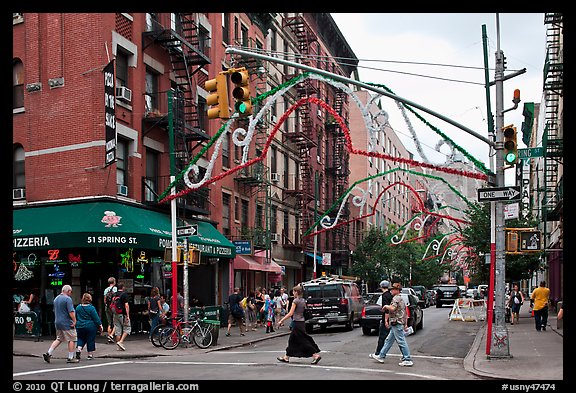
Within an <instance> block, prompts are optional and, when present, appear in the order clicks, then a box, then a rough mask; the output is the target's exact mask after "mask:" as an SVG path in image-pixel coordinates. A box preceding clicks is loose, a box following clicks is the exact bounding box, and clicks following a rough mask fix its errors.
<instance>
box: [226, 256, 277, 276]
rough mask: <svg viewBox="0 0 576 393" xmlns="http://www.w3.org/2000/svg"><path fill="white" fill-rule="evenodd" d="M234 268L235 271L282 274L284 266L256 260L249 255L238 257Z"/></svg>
mask: <svg viewBox="0 0 576 393" xmlns="http://www.w3.org/2000/svg"><path fill="white" fill-rule="evenodd" d="M260 261H261V262H260ZM233 266H234V270H257V271H261V272H271V273H278V274H281V273H282V266H280V265H278V264H277V263H276V262H274V261H270V263H266V262H264V260H263V259H261V258H257V259H256V258H253V257H251V256H248V255H236V258H234V263H233Z"/></svg>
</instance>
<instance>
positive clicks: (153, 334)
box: [150, 316, 183, 348]
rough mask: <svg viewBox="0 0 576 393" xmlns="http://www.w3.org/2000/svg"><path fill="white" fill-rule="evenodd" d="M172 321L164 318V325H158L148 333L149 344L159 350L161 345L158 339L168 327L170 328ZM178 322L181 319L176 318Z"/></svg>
mask: <svg viewBox="0 0 576 393" xmlns="http://www.w3.org/2000/svg"><path fill="white" fill-rule="evenodd" d="M173 320H174V318H173V317H168V318H166V324H165V325H163V324H158V325H156V326H155V327H154V329H152V331H150V342H151V343H152V345H154V346H155V347H157V348H160V347H161V346H162V344H161V343H160V338H161V337H162V333H163V332H164V330H165V329H166V328H168V327H172V321H173ZM177 320H178V322H181V321H182V320H183V318H182V317H181V316H180V317H178V319H177Z"/></svg>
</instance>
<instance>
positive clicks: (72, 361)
mask: <svg viewBox="0 0 576 393" xmlns="http://www.w3.org/2000/svg"><path fill="white" fill-rule="evenodd" d="M79 361H80V360H78V359H76V358H68V360H66V363H78V362H79Z"/></svg>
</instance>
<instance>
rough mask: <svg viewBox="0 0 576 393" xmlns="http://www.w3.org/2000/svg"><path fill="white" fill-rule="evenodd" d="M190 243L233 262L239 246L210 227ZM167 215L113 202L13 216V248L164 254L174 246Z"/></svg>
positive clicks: (26, 211)
mask: <svg viewBox="0 0 576 393" xmlns="http://www.w3.org/2000/svg"><path fill="white" fill-rule="evenodd" d="M194 223H195V224H197V225H198V235H197V236H190V237H189V239H188V241H189V243H190V244H195V245H196V246H197V247H198V248H199V249H200V250H201V251H202V252H203V253H202V255H205V256H210V257H211V256H215V257H228V258H232V257H234V255H235V254H236V249H235V246H234V244H232V242H230V241H229V240H228V239H227V238H226V237H225V236H224V235H222V234H221V233H220V232H218V230H217V229H216V228H214V226H213V225H211V224H210V223H207V222H200V221H198V222H194ZM171 237H172V225H171V220H170V217H169V216H168V215H167V214H164V213H160V212H156V211H152V210H148V209H144V208H140V207H137V206H131V205H127V204H124V203H119V202H114V201H94V202H82V203H68V204H65V205H53V206H38V207H26V208H22V209H15V210H14V211H13V248H14V250H15V251H17V250H32V249H53V248H77V247H133V248H143V249H152V250H163V249H164V248H165V247H169V246H170V245H171Z"/></svg>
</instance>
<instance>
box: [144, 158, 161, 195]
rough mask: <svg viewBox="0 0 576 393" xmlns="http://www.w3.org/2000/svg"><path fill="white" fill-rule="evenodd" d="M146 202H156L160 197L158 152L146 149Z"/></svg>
mask: <svg viewBox="0 0 576 393" xmlns="http://www.w3.org/2000/svg"><path fill="white" fill-rule="evenodd" d="M144 183H145V188H144V200H145V201H146V202H155V201H156V196H157V195H158V152H156V151H154V150H151V149H146V178H145V180H144Z"/></svg>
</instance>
